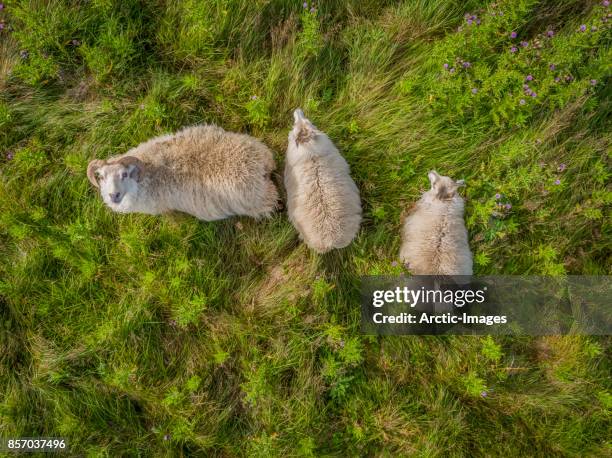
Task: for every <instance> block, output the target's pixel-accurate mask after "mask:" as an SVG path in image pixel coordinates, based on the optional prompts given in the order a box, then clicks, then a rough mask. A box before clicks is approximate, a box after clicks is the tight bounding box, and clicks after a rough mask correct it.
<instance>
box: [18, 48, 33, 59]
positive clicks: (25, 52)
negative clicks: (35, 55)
mask: <svg viewBox="0 0 612 458" xmlns="http://www.w3.org/2000/svg"><path fill="white" fill-rule="evenodd" d="M29 55H30V53H29V52H28V51H26V50H25V49H22V50H21V51H19V57H21V58H22V59H27V58H28V56H29Z"/></svg>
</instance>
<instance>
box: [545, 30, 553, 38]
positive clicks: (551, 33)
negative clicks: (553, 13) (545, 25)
mask: <svg viewBox="0 0 612 458" xmlns="http://www.w3.org/2000/svg"><path fill="white" fill-rule="evenodd" d="M546 36H547V37H548V38H552V37H554V36H555V32H554V30H549V31H548V32H546Z"/></svg>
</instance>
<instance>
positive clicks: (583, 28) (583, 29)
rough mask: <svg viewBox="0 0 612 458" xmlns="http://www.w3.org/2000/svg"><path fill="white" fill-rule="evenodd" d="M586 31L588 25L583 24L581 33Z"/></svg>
mask: <svg viewBox="0 0 612 458" xmlns="http://www.w3.org/2000/svg"><path fill="white" fill-rule="evenodd" d="M585 30H586V25H584V24H582V25H581V26H580V31H581V32H584V31H585Z"/></svg>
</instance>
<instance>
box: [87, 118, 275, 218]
mask: <svg viewBox="0 0 612 458" xmlns="http://www.w3.org/2000/svg"><path fill="white" fill-rule="evenodd" d="M274 169H275V163H274V159H273V157H272V152H271V151H270V150H269V149H268V147H267V146H265V145H264V144H263V143H261V142H260V141H258V140H257V139H255V138H253V137H250V136H248V135H245V134H238V133H233V132H227V131H225V130H224V129H222V128H221V127H218V126H215V125H197V126H192V127H187V128H184V129H183V130H180V131H179V132H177V133H175V134H173V135H162V136H159V137H156V138H153V139H151V140H149V141H147V142H144V143H141V144H140V145H138V146H136V147H135V148H132V149H130V150H129V151H128V152H127V153H125V154H122V155H119V156H115V157H112V158H109V159H107V160H100V159H95V160H93V161H91V162H90V163H89V165H88V167H87V177H88V178H89V181H91V184H92V185H93V186H94V187H96V188H98V189H99V190H100V193H101V195H102V199H103V200H104V203H105V204H106V205H107V206H108V207H109V208H110V209H111V210H113V211H115V212H119V213H146V214H150V215H158V214H161V213H166V212H170V211H181V212H185V213H188V214H190V215H193V216H195V217H196V218H198V219H200V220H204V221H214V220H219V219H222V218H227V217H229V216H232V215H247V216H252V217H254V218H260V217H268V216H270V215H271V213H272V212H273V211H274V210H275V209H276V207H277V203H278V192H277V190H276V186H275V185H274V183H273V182H272V179H271V177H270V174H271V172H272V171H273V170H274Z"/></svg>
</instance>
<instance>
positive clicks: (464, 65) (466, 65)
mask: <svg viewBox="0 0 612 458" xmlns="http://www.w3.org/2000/svg"><path fill="white" fill-rule="evenodd" d="M471 66H472V64H470V63H469V62H464V63H463V68H470V67H471Z"/></svg>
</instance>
